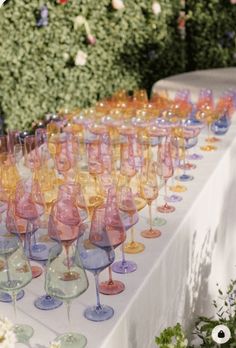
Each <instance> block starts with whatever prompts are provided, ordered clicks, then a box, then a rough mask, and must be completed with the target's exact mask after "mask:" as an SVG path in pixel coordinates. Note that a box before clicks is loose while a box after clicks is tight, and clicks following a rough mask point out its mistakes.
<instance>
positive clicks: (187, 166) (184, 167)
mask: <svg viewBox="0 0 236 348" xmlns="http://www.w3.org/2000/svg"><path fill="white" fill-rule="evenodd" d="M179 168H180V169H182V170H192V169H196V168H197V166H196V164H193V163H185V164H184V165H180V166H179Z"/></svg>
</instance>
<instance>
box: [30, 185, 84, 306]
mask: <svg viewBox="0 0 236 348" xmlns="http://www.w3.org/2000/svg"><path fill="white" fill-rule="evenodd" d="M86 218H87V210H86V205H85V201H84V197H83V195H82V192H81V187H80V185H79V184H72V183H70V184H64V185H61V186H60V188H59V195H58V200H57V201H56V202H54V203H53V205H52V211H51V214H50V216H49V223H48V234H47V233H46V234H45V233H44V234H43V235H41V236H39V240H40V241H46V242H47V243H44V245H47V250H46V251H45V252H44V253H40V254H38V253H34V254H33V255H32V258H33V259H35V260H40V261H46V260H47V258H48V252H49V251H50V248H52V247H53V241H54V244H55V242H56V243H58V240H60V241H61V242H62V244H63V246H64V247H65V252H66V254H67V266H68V277H71V278H73V277H76V274H74V273H70V269H71V268H70V264H71V262H72V257H71V255H70V249H69V248H70V247H71V245H72V244H73V241H74V240H75V239H76V238H77V237H78V235H79V225H80V223H81V221H84V220H85V219H86ZM34 304H35V306H36V307H37V308H39V309H43V310H51V309H54V308H57V307H59V306H60V305H61V304H62V303H61V301H59V300H58V299H57V298H53V297H52V296H50V295H49V294H46V295H43V296H41V297H39V298H38V299H36V301H35V302H34Z"/></svg>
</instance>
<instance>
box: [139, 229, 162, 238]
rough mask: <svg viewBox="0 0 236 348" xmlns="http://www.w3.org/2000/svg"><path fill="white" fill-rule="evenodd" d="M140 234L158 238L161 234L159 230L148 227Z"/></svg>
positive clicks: (145, 236)
mask: <svg viewBox="0 0 236 348" xmlns="http://www.w3.org/2000/svg"><path fill="white" fill-rule="evenodd" d="M141 236H142V237H144V238H158V237H160V236H161V231H159V230H155V229H149V230H145V231H142V232H141Z"/></svg>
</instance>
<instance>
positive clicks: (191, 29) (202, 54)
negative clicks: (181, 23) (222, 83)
mask: <svg viewBox="0 0 236 348" xmlns="http://www.w3.org/2000/svg"><path fill="white" fill-rule="evenodd" d="M186 10H187V12H188V20H187V22H186V33H187V36H186V55H187V57H188V64H187V69H188V70H197V69H207V68H219V67H227V66H235V65H236V4H234V5H233V4H232V3H231V1H230V0H201V1H196V0H187V1H186Z"/></svg>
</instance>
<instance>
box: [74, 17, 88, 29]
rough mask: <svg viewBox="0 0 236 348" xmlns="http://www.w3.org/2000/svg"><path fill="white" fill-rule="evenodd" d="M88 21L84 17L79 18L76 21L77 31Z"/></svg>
mask: <svg viewBox="0 0 236 348" xmlns="http://www.w3.org/2000/svg"><path fill="white" fill-rule="evenodd" d="M85 21H86V19H85V18H84V17H83V16H77V17H75V19H74V27H75V29H77V28H79V27H82V25H84V23H85Z"/></svg>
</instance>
